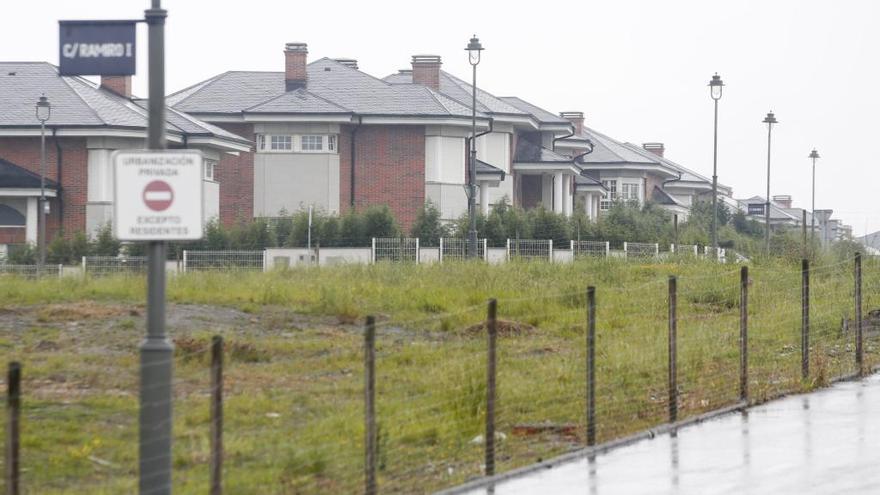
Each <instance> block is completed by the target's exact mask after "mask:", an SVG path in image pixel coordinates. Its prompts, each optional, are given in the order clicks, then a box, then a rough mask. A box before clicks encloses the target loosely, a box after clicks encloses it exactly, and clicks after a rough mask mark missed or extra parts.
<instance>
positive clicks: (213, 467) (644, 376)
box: [4, 255, 880, 495]
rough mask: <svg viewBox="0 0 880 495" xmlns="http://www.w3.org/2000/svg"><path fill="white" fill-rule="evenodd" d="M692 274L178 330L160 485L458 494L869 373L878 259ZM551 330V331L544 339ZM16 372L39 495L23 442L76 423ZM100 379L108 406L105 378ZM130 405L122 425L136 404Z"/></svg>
mask: <svg viewBox="0 0 880 495" xmlns="http://www.w3.org/2000/svg"><path fill="white" fill-rule="evenodd" d="M705 266H706V267H707V268H705V269H704V271H703V272H694V273H692V274H691V275H689V276H678V275H670V276H668V277H667V278H663V279H659V278H658V279H653V280H652V281H649V282H645V283H641V282H640V283H639V284H633V285H631V286H619V284H609V285H608V286H606V287H602V286H600V285H598V284H596V285H590V286H589V287H586V289H585V290H583V291H579V292H577V293H563V294H535V295H534V297H528V298H523V299H506V300H505V299H502V300H495V299H492V300H490V301H489V302H488V305H487V306H484V305H483V304H479V305H476V306H473V307H467V308H461V309H460V310H459V311H455V312H450V313H446V314H442V315H436V316H432V317H429V318H424V319H418V320H413V321H391V320H389V319H388V318H387V317H374V316H368V317H366V320H365V324H364V326H363V327H362V328H363V332H362V333H360V332H340V333H338V334H334V335H333V337H332V338H328V337H327V334H326V333H324V334H320V333H318V334H312V335H309V334H306V333H303V334H302V335H300V336H297V338H295V339H288V340H286V341H284V343H282V344H281V345H280V346H278V347H273V345H272V344H266V346H267V347H266V348H264V349H261V348H259V347H256V346H257V345H259V344H253V343H245V342H237V341H236V339H238V338H240V337H236V335H237V333H238V332H234V333H232V334H231V338H230V340H227V341H226V342H224V339H223V338H222V337H221V336H216V337H214V338H213V339H211V340H210V341H203V340H195V339H192V338H181V339H179V340H178V341H177V342H176V343H177V350H176V351H175V367H176V372H175V375H176V377H175V388H176V389H177V390H178V393H177V395H176V399H175V405H174V409H175V414H180V415H183V416H184V417H183V418H182V419H180V421H177V422H176V423H175V425H176V426H175V428H179V429H183V430H184V431H178V432H177V433H176V435H175V438H176V440H175V442H176V443H175V459H176V461H175V469H176V470H178V472H176V473H175V483H181V484H183V485H184V486H186V487H187V488H189V489H191V490H201V491H204V490H205V489H206V488H209V489H210V493H212V494H217V495H219V494H220V493H223V492H224V489H225V490H226V491H227V492H228V493H260V492H265V491H272V490H274V489H278V490H280V491H285V490H287V491H292V492H295V493H328V492H329V493H366V494H377V493H424V492H430V491H434V490H440V489H445V490H447V491H446V493H461V492H464V491H466V490H468V489H475V488H478V487H482V486H486V485H487V484H489V483H491V481H492V476H493V475H496V474H503V473H505V472H508V471H510V470H512V469H516V468H522V467H524V466H529V465H535V464H534V463H535V462H536V461H541V460H544V459H551V458H554V456H560V455H562V456H563V457H558V459H573V458H577V457H579V456H587V455H591V454H595V453H598V452H600V451H602V450H604V449H607V448H611V447H613V446H616V445H621V444H624V443H627V442H632V441H635V440H638V439H642V438H649V437H651V436H653V435H655V434H657V433H658V432H674V431H675V430H676V429H678V428H681V427H682V426H684V425H687V424H690V423H692V422H695V421H700V420H703V419H705V418H707V417H709V416H712V415H717V414H721V413H724V412H729V411H732V410H737V409H741V408H744V407H746V406H748V405H749V404H754V403H760V402H763V401H766V400H769V399H772V398H774V397H777V396H779V395H782V394H785V393H790V392H796V391H806V390H811V389H812V388H814V387H817V386H822V385H827V384H829V383H832V382H834V381H837V380H841V379H851V378H857V377H861V376H864V375H865V374H866V373H868V372H870V371H873V370H874V369H875V368H876V365H877V364H878V363H880V322H878V321H875V319H874V317H871V316H869V318H867V319H864V318H863V315H862V309H863V306H866V305H868V306H869V307H880V296H878V294H880V290H878V289H880V264H878V263H869V264H868V268H869V269H868V270H867V272H866V274H863V266H862V259H861V257H860V256H858V255H857V256H856V257H855V259H854V260H847V261H846V262H845V263H835V264H831V265H825V266H817V267H811V266H810V264H809V263H808V262H807V261H804V262H803V264H802V265H801V266H800V267H799V268H794V267H785V268H766V269H764V268H762V267H754V268H753V269H752V270H750V268H749V267H745V266H743V267H736V268H728V267H722V266H718V265H705ZM865 286H866V287H867V288H868V289H869V290H868V294H869V299H870V300H869V301H867V302H866V301H863V300H862V297H863V288H864V287H865ZM414 297H415V296H414ZM624 316H626V317H627V319H626V320H625V321H624V320H623V319H622V318H623V317H624ZM841 317H842V318H843V321H841ZM507 318H509V319H507ZM550 319H552V320H550ZM468 321H470V322H473V321H478V322H479V323H476V324H467V322H468ZM547 321H553V322H555V323H556V325H557V327H558V328H559V329H560V330H559V331H556V332H554V331H552V330H551V329H550V325H549V324H548V325H547V326H546V328H544V324H543V323H542V322H547ZM450 322H460V325H459V324H453V323H450ZM450 326H451V328H450ZM863 326H868V327H870V329H871V331H866V329H865V328H863ZM438 327H439V328H441V329H442V328H446V329H447V334H446V335H445V336H444V337H443V338H440V339H438V338H437V337H436V333H434V334H433V335H435V336H434V337H424V338H423V336H422V337H420V335H422V334H431V333H432V332H435V331H436V328H438ZM325 331H326V330H321V332H325ZM408 332H411V333H408ZM404 335H408V336H409V337H403V336H404ZM270 347H271V348H272V350H270ZM299 348H302V350H303V352H304V354H296V352H297V349H299ZM273 353H274V354H273ZM305 356H310V357H305ZM314 356H319V357H317V358H315V357H314ZM125 363H127V365H126V366H129V367H130V361H125ZM257 370H258V371H259V373H258V375H260V377H259V378H258V377H257V376H254V372H255V371H257ZM103 371H107V370H106V369H103ZM111 371H113V370H111ZM132 371H134V372H135V373H136V370H132ZM116 372H117V374H123V370H122V369H119V370H116ZM270 372H277V373H278V375H279V376H277V377H271V378H270V376H269V375H270ZM226 373H230V376H229V380H228V381H227V380H226V376H225V374H226ZM26 374H27V369H24V370H23V369H22V366H21V365H20V364H18V363H17V362H14V363H10V364H9V375H8V378H7V381H6V385H7V390H8V391H7V398H6V410H7V414H6V429H7V434H6V450H5V452H7V454H6V457H5V461H4V462H5V465H6V470H5V483H6V486H7V487H8V489H9V490H17V489H18V487H19V486H21V487H22V488H25V489H27V488H28V486H29V485H30V486H31V489H30V491H33V492H40V491H41V488H42V489H46V488H51V487H52V486H55V485H53V484H52V482H51V480H50V481H47V480H46V479H45V478H46V477H49V478H51V469H52V463H50V462H45V463H42V462H41V459H43V460H45V459H47V458H48V457H47V456H51V455H52V454H51V453H50V452H39V449H47V450H49V451H53V452H54V451H55V450H56V447H57V446H56V445H54V444H52V443H51V442H48V443H47V442H38V441H36V439H37V438H39V437H40V435H42V434H46V433H44V432H47V431H51V429H50V428H47V423H50V422H52V424H54V425H55V427H60V428H62V429H64V428H68V429H69V425H66V426H65V423H64V421H72V420H73V419H72V418H73V417H74V416H70V415H69V414H67V415H64V414H60V413H59V414H57V415H56V414H54V413H53V415H51V417H47V416H45V414H44V413H42V412H41V411H42V410H43V408H44V407H47V404H46V403H45V398H42V397H33V398H31V397H30V396H29V394H28V390H27V388H28V383H29V382H28V381H22V376H26ZM258 379H259V380H262V381H260V382H259V383H255V382H254V381H253V380H258ZM265 380H270V381H269V382H266V381H265ZM30 383H32V384H34V385H35V386H37V385H38V384H39V379H35V380H34V381H33V382H30ZM131 383H132V384H135V383H137V381H136V380H135V379H133V380H132V382H131ZM105 386H106V387H108V388H110V389H111V390H110V391H113V392H115V393H117V394H118V392H119V389H118V388H117V387H119V386H120V385H119V384H115V383H114V384H106V385H105ZM143 386H149V384H144V385H143ZM199 392H201V393H199ZM131 395H133V396H136V393H134V394H131ZM30 401H33V402H34V403H35V405H34V406H33V407H28V405H27V404H28V402H30ZM101 404H103V406H102V408H106V407H108V405H107V403H105V402H101ZM23 405H24V408H22V407H23ZM206 406H209V407H207V408H206ZM53 407H55V406H53ZM57 407H63V406H57ZM67 407H74V408H75V406H67ZM52 410H54V409H52ZM63 410H64V409H63V408H62V411H63ZM76 410H77V411H79V410H78V409H76ZM125 410H126V411H128V412H129V413H131V415H133V416H136V411H137V409H136V407H129V408H127V409H125ZM206 410H208V411H209V417H205V416H204V411H206ZM71 411H73V409H72V410H71ZM101 411H106V409H101ZM101 411H98V412H96V413H95V414H104V412H101ZM23 414H32V415H33V417H31V418H28V417H22V415H23ZM76 414H77V416H76V417H77V418H79V417H80V416H79V415H80V414H83V413H82V411H80V412H77V413H76ZM86 414H88V413H86ZM115 414H116V416H119V415H120V413H119V412H116V413H115ZM98 417H100V416H98ZM78 421H85V420H83V419H80V420H78ZM108 421H109V419H108ZM112 421H114V422H115V423H114V424H115V428H114V429H112V431H106V432H105V433H104V434H105V435H122V436H124V437H125V438H128V439H129V440H128V441H131V438H137V435H136V434H132V433H133V432H132V429H136V418H128V419H127V421H122V420H121V419H120V418H119V417H115V418H114V419H113V420H112ZM120 421H122V422H121V423H120ZM102 424H103V423H102ZM22 425H26V427H27V428H30V429H31V431H29V432H28V431H20V429H21V428H22ZM65 431H66V430H65ZM22 438H30V441H22V440H21V439H22ZM28 445H30V447H24V448H23V447H22V446H28ZM83 448H84V449H86V447H83ZM30 449H33V450H37V452H34V451H33V450H31V451H29V450H30ZM89 449H91V450H89ZM86 450H87V452H86V454H84V455H85V456H87V457H88V458H89V459H91V462H93V463H96V464H98V465H100V466H101V467H102V470H103V471H102V472H103V473H104V474H105V476H106V478H103V479H101V478H100V476H97V475H95V474H94V473H92V475H91V476H86V477H85V478H87V479H83V480H76V481H74V483H76V485H77V486H78V487H79V488H81V489H83V490H86V491H88V490H90V489H97V488H104V489H106V491H108V492H120V491H127V488H129V485H126V484H125V483H126V482H125V480H126V479H129V480H130V479H131V477H132V476H135V475H136V469H134V468H133V467H131V464H132V463H133V464H134V465H136V462H137V461H136V459H134V458H133V457H132V456H131V455H130V454H125V453H122V454H119V453H117V456H116V457H112V459H113V460H107V459H106V458H104V457H100V456H99V455H98V454H99V453H100V455H101V456H111V455H112V453H111V452H101V448H100V447H99V446H94V447H89V448H88V449H86ZM226 455H231V456H234V458H235V459H243V458H246V459H248V461H247V463H246V466H245V465H238V461H236V462H234V463H233V462H229V463H226V464H225V465H224V459H225V458H226ZM196 459H204V461H202V462H199V461H196ZM548 462H549V463H552V462H554V461H552V460H551V461H543V464H540V463H539V464H537V465H536V466H544V467H546V466H547V464H548ZM86 463H87V465H88V461H87V462H86ZM126 463H127V465H126ZM120 464H123V465H120ZM261 469H264V470H265V471H260V470H261ZM254 473H259V474H254ZM55 475H56V476H58V477H59V479H57V480H54V482H55V483H57V484H62V485H64V486H66V484H69V483H70V482H71V475H70V473H69V472H67V471H65V472H63V473H56V474H55ZM96 480H97V481H96ZM80 481H81V483H80ZM90 483H99V484H98V485H92V484H90ZM114 483H115V484H114ZM132 486H133V485H132ZM248 489H250V490H251V491H248ZM10 493H16V492H15V491H12V492H10Z"/></svg>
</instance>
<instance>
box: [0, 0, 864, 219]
mask: <svg viewBox="0 0 880 495" xmlns="http://www.w3.org/2000/svg"><path fill="white" fill-rule="evenodd" d="M147 4H148V1H147V0H142V1H132V0H128V1H120V0H77V1H75V2H74V1H64V0H53V1H40V0H34V1H29V2H16V3H15V7H14V11H11V10H12V9H10V7H8V6H7V10H6V15H4V16H3V20H2V22H0V27H2V29H0V46H3V47H4V50H3V53H4V55H3V58H4V59H6V60H42V61H49V62H52V63H57V62H58V48H57V42H58V27H57V21H58V20H59V19H90V18H94V19H114V18H119V19H129V18H138V17H141V16H142V10H143V9H144V8H146V6H147ZM163 6H164V7H165V8H167V9H168V10H169V19H168V25H167V26H168V31H167V35H166V36H167V41H166V42H167V48H168V65H167V71H168V72H167V87H168V89H169V91H174V90H177V89H181V88H183V87H186V86H188V85H190V84H193V83H196V82H198V81H201V80H203V79H205V78H208V77H210V76H212V75H215V74H217V73H219V72H223V71H225V70H231V69H238V70H244V69H249V70H283V56H282V48H283V45H284V43H285V42H288V41H302V42H306V43H308V44H309V50H310V54H309V56H310V60H314V59H315V58H319V57H323V56H328V57H352V58H357V59H358V61H359V64H360V67H361V69H362V70H364V71H366V72H368V73H370V74H373V75H375V76H377V77H384V76H385V75H387V74H390V73H392V72H396V70H397V69H400V68H408V67H409V60H410V56H411V55H413V54H417V53H418V54H421V53H430V54H437V55H441V56H442V57H443V62H444V69H446V70H448V71H450V72H452V73H454V74H456V75H458V76H460V77H463V78H467V77H468V76H469V70H470V66H469V65H468V64H467V56H466V53H465V52H464V50H463V48H464V46H465V45H466V44H467V41H468V38H469V37H470V35H471V34H473V33H477V35H478V36H479V37H480V39H481V40H482V42H483V45H484V46H485V47H486V48H487V50H486V51H485V52H484V56H483V62H482V63H481V64H480V66H479V75H478V83H479V84H480V85H481V86H483V87H485V88H486V89H487V90H489V91H490V92H492V93H494V94H496V95H499V96H508V95H516V96H520V97H522V98H524V99H526V100H529V101H531V102H533V103H535V104H538V105H541V106H543V107H545V108H547V109H548V110H551V111H554V112H559V111H564V110H580V111H583V112H584V113H585V114H586V116H587V123H588V125H589V126H591V127H593V128H595V129H596V130H598V131H600V132H603V133H606V134H609V135H610V136H612V137H614V138H616V139H619V140H622V141H631V142H635V143H642V142H646V141H659V142H663V143H665V145H666V150H667V151H666V155H667V157H669V158H671V159H672V160H675V161H677V162H679V163H681V164H682V165H685V166H687V167H689V168H692V169H694V170H696V171H698V172H701V173H703V174H704V175H707V176H710V175H711V173H712V101H711V99H710V98H709V94H708V89H707V87H706V84H707V83H708V81H709V79H710V77H711V76H712V74H713V73H714V72H716V71H717V72H718V73H719V74H720V75H721V76H722V77H723V79H724V82H725V83H726V85H727V86H726V87H725V91H724V97H723V98H722V100H721V102H720V117H719V121H720V122H719V126H720V131H719V134H720V137H719V164H718V167H719V180H720V181H721V182H722V183H725V184H728V185H730V186H732V187H733V188H734V195H735V196H736V197H747V196H752V195H755V194H761V195H763V194H764V191H765V188H766V153H767V148H766V141H767V139H766V137H767V136H766V132H767V129H766V126H765V125H764V124H762V123H761V120H762V119H763V118H764V115H765V114H766V113H767V111H768V110H771V109H772V110H773V111H774V112H775V113H776V115H777V118H778V119H779V122H780V123H779V125H778V126H775V128H774V132H773V135H774V137H773V165H772V167H773V168H772V175H773V178H772V182H771V194H791V195H792V196H793V197H794V201H795V205H796V206H800V207H806V208H809V207H810V160H809V159H808V158H807V155H808V154H809V152H810V150H811V149H812V148H813V147H816V148H817V149H818V150H819V153H820V154H821V155H822V159H821V160H820V161H819V165H818V167H817V186H816V197H817V203H816V207H817V208H819V209H821V208H832V209H834V210H835V215H834V216H835V217H836V218H841V219H843V220H844V221H845V222H846V223H849V224H851V225H852V226H853V230H854V233H855V234H857V235H862V234H863V233H864V232H865V231H866V229H867V230H868V231H874V230H878V229H880V204H878V201H877V198H876V196H874V195H875V194H878V187H877V184H878V183H880V171H878V170H877V168H876V167H875V166H874V163H873V162H874V161H875V160H874V156H875V154H876V152H875V150H874V149H873V148H872V147H873V143H875V142H876V140H877V137H878V129H877V125H876V123H875V116H876V115H878V114H880V98H878V97H877V96H876V95H875V94H874V91H873V90H872V89H871V86H873V85H874V84H877V81H878V76H880V69H878V63H877V47H880V30H878V29H877V28H876V23H877V20H878V19H880V2H876V1H873V0H862V1H857V0H834V1H832V0H827V1H812V0H787V1H784V0H762V1H746V0H738V1H735V2H730V1H720V0H716V1H712V0H699V1H698V0H694V1H687V0H676V1H657V0H614V1H611V0H607V1H604V2H596V1H557V2H546V3H536V2H515V1H510V0H508V1H505V2H495V1H491V2H490V1H484V2H475V1H458V0H446V1H443V2H440V1H438V2H423V1H413V0H409V1H380V0H372V1H347V0H339V1H336V2H332V3H326V2H315V3H312V4H307V3H302V2H292V1H269V0H250V1H247V2H223V1H211V2H208V1H194V0H165V1H164V2H163ZM145 32H146V30H145V28H144V27H141V28H140V31H139V48H140V50H139V54H140V57H139V62H138V67H139V68H138V74H139V76H136V77H135V83H134V89H135V93H137V94H139V95H146V60H147V57H146V53H147V46H146V36H145ZM872 52H873V53H872ZM872 55H873V59H871V58H869V57H871V56H872Z"/></svg>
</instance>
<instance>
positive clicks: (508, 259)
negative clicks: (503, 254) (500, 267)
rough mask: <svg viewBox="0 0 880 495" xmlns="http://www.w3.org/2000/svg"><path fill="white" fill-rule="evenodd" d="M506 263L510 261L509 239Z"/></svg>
mask: <svg viewBox="0 0 880 495" xmlns="http://www.w3.org/2000/svg"><path fill="white" fill-rule="evenodd" d="M507 261H510V239H507Z"/></svg>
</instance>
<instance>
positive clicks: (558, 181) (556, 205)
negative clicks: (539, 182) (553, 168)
mask: <svg viewBox="0 0 880 495" xmlns="http://www.w3.org/2000/svg"><path fill="white" fill-rule="evenodd" d="M564 178H565V175H563V174H562V172H557V173H556V174H554V175H553V213H562V181H563V179H564Z"/></svg>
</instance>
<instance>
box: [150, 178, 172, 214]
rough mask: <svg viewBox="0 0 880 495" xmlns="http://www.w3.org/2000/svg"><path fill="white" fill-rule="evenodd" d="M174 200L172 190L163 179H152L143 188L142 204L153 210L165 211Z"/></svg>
mask: <svg viewBox="0 0 880 495" xmlns="http://www.w3.org/2000/svg"><path fill="white" fill-rule="evenodd" d="M173 202H174V190H173V189H171V186H170V185H168V183H167V182H165V181H164V180H154V181H153V182H150V183H149V184H147V187H145V188H144V204H145V205H147V208H149V209H151V210H153V211H165V210H167V209H168V207H169V206H171V203H173Z"/></svg>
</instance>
